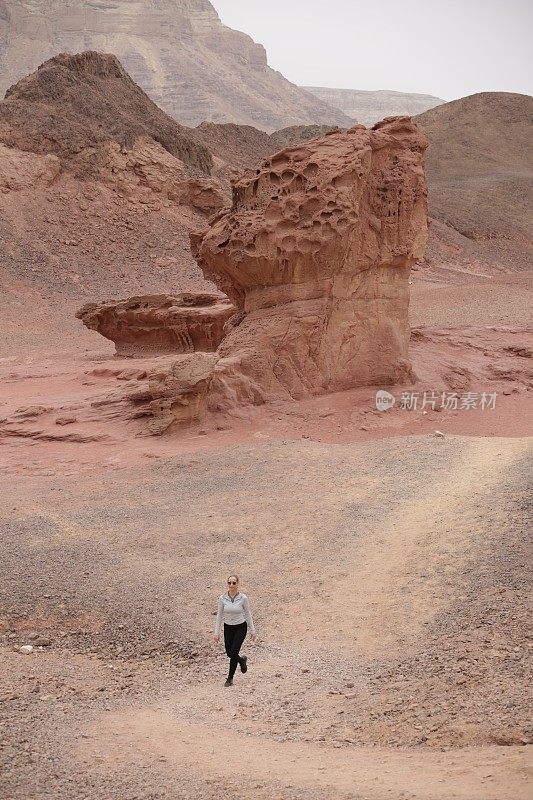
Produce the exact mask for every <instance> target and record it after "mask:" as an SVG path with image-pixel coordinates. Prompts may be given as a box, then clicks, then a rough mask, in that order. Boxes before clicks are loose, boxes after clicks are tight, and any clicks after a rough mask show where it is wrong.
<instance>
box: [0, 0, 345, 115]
mask: <svg viewBox="0 0 533 800" xmlns="http://www.w3.org/2000/svg"><path fill="white" fill-rule="evenodd" d="M84 50H98V51H103V52H106V53H113V54H114V55H116V56H117V57H118V58H119V59H120V61H121V63H122V64H123V65H124V67H125V69H126V70H127V71H128V72H129V74H130V75H131V76H132V78H133V80H134V81H135V82H136V83H138V84H139V86H141V87H142V88H143V89H144V90H145V91H146V92H147V93H148V95H149V96H150V97H151V98H152V99H153V100H154V101H155V102H156V103H157V104H158V105H159V106H160V107H161V108H162V109H164V110H165V111H166V112H167V113H169V114H170V115H171V116H173V117H174V118H175V119H177V120H178V121H179V122H182V123H184V124H186V125H198V124H199V123H201V122H203V121H204V120H209V121H213V122H237V123H241V124H248V125H254V126H255V127H257V128H262V129H264V130H267V131H273V130H277V129H279V128H283V127H285V126H289V125H302V124H303V125H308V124H313V123H320V124H332V125H340V126H347V125H350V124H352V122H353V121H352V120H351V119H350V118H349V117H347V116H346V115H345V114H344V113H343V112H342V111H340V110H339V109H334V108H332V107H329V106H328V105H326V103H324V102H323V101H322V100H320V99H318V98H317V97H315V96H314V95H312V94H310V93H308V92H306V91H304V90H303V89H301V88H299V87H298V86H295V85H294V84H292V83H290V82H289V81H287V80H286V79H285V78H284V77H283V76H282V75H281V74H280V73H279V72H276V71H275V70H273V69H270V67H269V66H268V64H267V57H266V53H265V49H264V47H263V46H262V45H260V44H256V43H255V42H254V41H253V40H252V39H251V38H250V37H249V36H247V35H246V34H244V33H240V32H238V31H234V30H232V29H231V28H228V27H226V26H225V25H223V24H222V23H221V21H220V19H219V17H218V15H217V13H216V11H215V9H214V8H213V6H212V5H211V3H209V2H208V0H142V2H141V0H113V2H111V0H109V1H108V0H0V94H2V93H3V92H5V90H6V89H7V88H8V87H9V86H11V85H12V84H13V83H15V82H16V81H18V80H20V79H21V78H22V77H24V76H25V75H27V74H28V73H30V72H32V71H33V70H35V69H36V68H37V67H38V66H39V64H41V63H42V62H43V61H45V60H47V59H49V58H51V57H52V56H54V55H56V54H57V53H59V52H68V53H78V52H81V51H84Z"/></svg>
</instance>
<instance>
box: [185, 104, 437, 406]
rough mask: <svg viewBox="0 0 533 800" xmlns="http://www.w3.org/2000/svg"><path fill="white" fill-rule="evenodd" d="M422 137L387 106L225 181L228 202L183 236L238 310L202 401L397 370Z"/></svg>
mask: <svg viewBox="0 0 533 800" xmlns="http://www.w3.org/2000/svg"><path fill="white" fill-rule="evenodd" d="M426 147H427V139H426V137H425V136H424V135H423V134H422V133H421V132H420V131H419V130H418V129H417V128H416V126H415V125H413V124H412V123H411V121H410V119H409V118H405V117H398V118H389V119H386V120H384V121H383V122H381V123H378V124H377V125H376V126H374V128H373V129H372V130H368V129H366V128H364V127H363V126H361V125H357V126H355V127H353V128H351V129H350V130H348V131H334V132H332V133H331V134H329V135H327V136H325V137H324V138H322V139H316V140H313V141H310V142H307V143H304V144H301V145H297V146H295V147H291V148H287V149H285V150H283V151H281V152H279V153H277V154H275V155H274V156H272V157H271V158H269V159H267V160H266V161H264V162H263V163H262V165H261V166H260V167H259V168H258V169H257V170H256V171H255V172H254V173H253V174H250V173H247V174H246V176H245V177H243V178H242V179H241V180H239V181H237V182H236V183H234V184H233V205H232V207H231V209H229V210H227V211H223V212H221V213H220V214H219V215H218V216H217V217H215V218H213V219H212V220H211V223H210V226H209V228H208V229H207V230H206V232H204V233H202V234H198V235H193V236H191V242H192V247H193V252H194V255H195V257H196V259H197V261H198V263H199V265H200V267H201V268H202V271H203V272H204V275H205V276H206V278H208V279H209V280H212V281H213V282H214V283H215V284H217V285H218V286H219V287H220V289H222V290H223V291H224V292H225V293H226V294H227V295H228V296H229V297H230V299H231V300H233V302H234V303H235V305H236V306H237V307H238V308H239V309H240V310H241V311H242V312H243V319H242V321H241V322H240V324H239V325H236V326H233V327H232V330H230V331H229V332H228V335H227V336H226V337H225V339H224V340H223V341H222V343H221V346H220V348H219V354H220V357H221V358H220V360H219V361H218V363H217V365H216V368H215V372H214V375H213V381H212V383H211V388H210V405H211V406H212V407H213V408H227V407H230V406H232V405H235V404H242V403H261V402H265V401H267V400H271V399H275V398H280V397H282V398H288V397H292V398H301V397H304V396H306V395H310V394H317V393H322V392H326V391H328V392H332V391H339V390H344V389H348V388H352V387H354V386H359V385H366V384H390V383H395V382H397V381H402V380H405V379H407V378H409V376H410V364H409V361H408V344H409V323H408V304H409V286H408V275H409V270H410V267H411V264H412V263H413V262H414V261H415V259H417V258H420V257H421V256H422V254H423V252H424V248H425V245H426V240H427V229H428V221H427V191H426V180H425V172H424V153H425V149H426Z"/></svg>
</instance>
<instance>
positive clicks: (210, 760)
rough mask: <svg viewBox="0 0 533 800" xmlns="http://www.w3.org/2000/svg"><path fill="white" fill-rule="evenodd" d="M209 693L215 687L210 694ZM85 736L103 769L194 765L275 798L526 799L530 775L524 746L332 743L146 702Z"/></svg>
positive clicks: (181, 770)
mask: <svg viewBox="0 0 533 800" xmlns="http://www.w3.org/2000/svg"><path fill="white" fill-rule="evenodd" d="M213 689H214V687H213ZM215 697H216V690H214V697H213V701H214V698H215ZM88 735H89V736H90V737H93V738H90V739H89V740H87V739H85V740H84V741H83V744H82V745H81V746H79V748H78V757H79V758H81V759H84V760H88V759H91V760H93V761H98V762H99V765H100V768H101V769H102V768H103V769H105V770H110V771H114V770H119V769H123V768H124V767H125V766H126V767H127V766H129V765H130V764H132V763H135V764H136V765H137V766H139V765H140V764H141V765H144V766H145V767H149V768H150V769H152V770H156V771H162V772H171V773H172V774H173V776H174V778H175V779H176V778H178V776H179V775H180V774H182V775H187V774H188V773H189V772H193V773H194V774H201V775H202V776H203V777H204V779H205V780H209V778H224V779H226V780H230V782H235V783H236V784H238V783H239V781H242V780H250V779H251V780H252V785H253V782H254V781H268V782H272V783H273V784H274V786H275V785H276V783H279V790H278V792H277V791H276V789H275V788H273V793H272V795H271V797H272V798H273V800H274V798H275V799H276V800H278V798H279V800H281V798H283V797H284V796H285V795H284V794H283V785H285V786H289V787H290V788H291V789H292V790H294V789H300V790H304V789H307V790H313V789H315V790H316V789H318V790H323V791H327V792H328V795H327V796H328V797H332V796H333V797H335V798H341V797H346V798H353V799H354V800H355V799H356V798H357V800H364V798H365V797H371V798H372V800H382V799H383V800H384V799H385V798H388V800H390V798H391V797H394V798H420V799H421V800H441V799H442V800H444V798H446V800H450V798H454V799H455V800H496V799H497V800H529V797H530V793H529V788H528V786H529V787H530V784H529V781H528V778H529V779H531V778H533V768H532V765H531V762H529V768H528V759H527V754H526V752H525V751H524V749H523V748H510V749H507V750H505V751H502V750H501V749H500V748H496V747H492V748H485V749H483V750H476V749H465V750H462V751H461V752H456V751H455V752H448V753H427V752H424V753H420V752H419V753H409V752H405V751H397V752H394V751H390V750H385V749H381V748H357V749H349V750H346V749H343V750H335V749H333V748H331V747H324V746H320V745H317V744H313V743H301V742H276V741H273V740H271V739H270V740H269V739H267V738H265V737H259V736H247V735H243V734H242V733H240V732H239V731H238V729H235V728H228V729H227V730H220V729H218V728H214V727H213V726H212V725H206V724H199V723H197V722H194V723H192V724H191V723H189V722H188V721H187V720H183V719H180V718H179V717H178V718H176V717H175V716H173V715H171V714H169V713H165V712H163V711H156V710H151V709H146V710H140V711H131V712H125V713H122V714H114V715H106V716H103V717H101V718H99V719H98V720H97V722H96V724H95V725H94V726H93V727H92V729H91V730H90V732H89V734H88ZM399 786H401V787H402V788H401V791H398V787H399ZM319 796H322V795H319Z"/></svg>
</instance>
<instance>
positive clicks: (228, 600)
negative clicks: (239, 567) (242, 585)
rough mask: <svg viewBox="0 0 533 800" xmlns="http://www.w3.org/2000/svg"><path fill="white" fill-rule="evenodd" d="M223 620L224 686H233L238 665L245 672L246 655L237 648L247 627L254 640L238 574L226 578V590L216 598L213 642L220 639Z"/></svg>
mask: <svg viewBox="0 0 533 800" xmlns="http://www.w3.org/2000/svg"><path fill="white" fill-rule="evenodd" d="M222 622H224V647H225V648H226V655H227V656H228V658H229V673H228V677H227V679H226V683H225V684H224V686H233V676H234V675H235V670H236V669H237V664H239V665H240V668H241V672H246V670H247V669H248V665H247V663H246V661H247V658H246V656H240V655H239V650H240V649H241V647H242V643H243V642H244V640H245V639H246V633H247V631H248V627H249V628H250V638H251V640H252V642H255V639H256V635H257V634H256V632H255V626H254V621H253V617H252V610H251V608H250V601H249V600H248V598H247V596H246V595H245V594H243V592H240V591H239V577H238V575H230V576H229V578H228V591H227V592H226V593H225V594H221V595H220V597H219V598H218V611H217V618H216V622H215V635H214V636H213V639H214V641H215V642H219V641H220V627H221V625H222Z"/></svg>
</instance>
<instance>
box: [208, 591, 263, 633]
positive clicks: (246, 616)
mask: <svg viewBox="0 0 533 800" xmlns="http://www.w3.org/2000/svg"><path fill="white" fill-rule="evenodd" d="M222 622H225V623H226V624H227V625H238V624H239V623H240V622H247V623H248V628H249V630H250V633H255V625H254V620H253V617H252V610H251V608H250V601H249V600H248V597H247V596H246V595H245V594H244V593H243V592H237V594H236V595H235V597H233V598H232V597H230V596H229V594H228V593H227V592H226V593H225V594H221V595H220V597H219V598H218V611H217V618H216V621H215V635H216V636H218V635H219V633H220V628H221V625H222Z"/></svg>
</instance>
